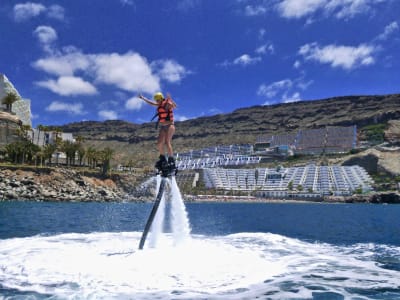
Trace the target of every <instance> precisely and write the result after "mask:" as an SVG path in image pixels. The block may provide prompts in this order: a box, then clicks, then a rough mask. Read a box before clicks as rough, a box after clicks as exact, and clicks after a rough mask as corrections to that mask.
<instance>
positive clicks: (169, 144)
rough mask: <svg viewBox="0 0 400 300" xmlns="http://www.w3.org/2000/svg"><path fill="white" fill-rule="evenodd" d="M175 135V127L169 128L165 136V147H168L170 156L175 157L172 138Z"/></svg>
mask: <svg viewBox="0 0 400 300" xmlns="http://www.w3.org/2000/svg"><path fill="white" fill-rule="evenodd" d="M174 133H175V125H170V126H168V131H167V132H166V135H165V145H166V146H167V151H168V156H169V157H173V156H174V151H173V149H172V136H173V135H174Z"/></svg>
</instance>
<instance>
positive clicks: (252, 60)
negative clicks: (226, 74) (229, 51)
mask: <svg viewBox="0 0 400 300" xmlns="http://www.w3.org/2000/svg"><path fill="white" fill-rule="evenodd" d="M260 61H261V58H260V57H251V56H250V55H248V54H243V55H242V56H239V57H237V58H235V59H234V60H233V64H234V65H242V66H247V65H252V64H256V63H258V62H260Z"/></svg>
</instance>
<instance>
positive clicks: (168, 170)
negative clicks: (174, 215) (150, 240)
mask: <svg viewBox="0 0 400 300" xmlns="http://www.w3.org/2000/svg"><path fill="white" fill-rule="evenodd" d="M176 173H178V169H177V168H176V167H175V164H173V165H170V164H168V163H167V162H165V163H164V164H162V165H161V167H160V168H159V169H158V171H157V174H159V175H161V183H160V188H159V189H158V193H157V197H156V200H155V201H154V204H153V208H152V210H151V212H150V215H149V218H148V219H147V222H146V225H145V227H144V230H143V233H142V237H141V239H140V243H139V250H142V249H143V246H144V243H145V242H146V238H147V235H148V233H149V231H150V228H151V225H152V224H153V220H154V217H155V216H156V213H157V210H158V207H159V206H160V202H161V199H162V196H163V194H164V189H165V185H166V183H167V178H168V177H172V176H175V175H176Z"/></svg>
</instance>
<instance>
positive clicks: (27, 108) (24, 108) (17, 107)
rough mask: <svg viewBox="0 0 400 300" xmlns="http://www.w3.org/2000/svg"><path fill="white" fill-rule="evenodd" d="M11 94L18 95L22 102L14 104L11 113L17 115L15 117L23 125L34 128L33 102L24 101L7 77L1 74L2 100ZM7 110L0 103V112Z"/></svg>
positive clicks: (0, 96) (0, 90)
mask: <svg viewBox="0 0 400 300" xmlns="http://www.w3.org/2000/svg"><path fill="white" fill-rule="evenodd" d="M9 92H14V93H16V94H17V95H18V97H19V98H20V100H18V101H16V102H14V104H13V105H12V111H11V112H12V113H15V115H16V116H17V117H18V118H19V119H20V120H21V121H22V124H24V125H29V126H32V121H31V101H30V100H29V99H23V98H22V97H21V95H20V94H19V93H18V91H17V89H16V88H15V87H14V85H13V84H12V83H11V81H10V80H8V78H7V76H6V75H4V74H1V73H0V100H1V99H3V98H4V97H5V96H6V95H7V93H9ZM5 108H6V106H5V105H4V104H3V103H2V102H1V101H0V111H4V110H5Z"/></svg>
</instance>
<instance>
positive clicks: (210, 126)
mask: <svg viewBox="0 0 400 300" xmlns="http://www.w3.org/2000/svg"><path fill="white" fill-rule="evenodd" d="M399 104H400V94H395V95H383V96H349V97H336V98H330V99H325V100H314V101H302V102H295V103H288V104H278V105H271V106H254V107H249V108H242V109H238V110H235V111H233V112H232V113H228V114H219V115H215V116H210V117H201V118H196V119H191V120H187V121H183V122H176V133H175V136H174V149H175V152H185V151H188V150H190V149H198V148H203V147H208V146H214V145H221V144H243V143H254V142H255V141H256V138H257V137H258V136H260V135H266V134H277V133H285V132H293V131H296V130H298V129H306V128H318V127H322V126H326V125H331V126H333V125H336V126H346V125H357V126H358V128H361V127H363V126H366V125H371V124H382V123H387V122H388V121H389V120H396V119H400V105H399ZM182 105H184V104H182ZM61 129H62V130H63V131H64V132H73V133H74V135H82V136H83V137H84V138H85V140H86V141H85V143H86V144H87V145H90V146H94V147H96V148H104V147H111V148H112V149H114V150H115V152H116V155H115V160H116V161H118V162H120V163H127V162H128V161H129V160H133V161H135V162H136V166H138V167H141V166H145V165H149V164H151V163H152V162H154V160H155V159H156V157H157V151H156V147H155V143H156V137H157V130H156V129H155V128H154V123H144V124H141V125H137V124H132V123H129V122H124V121H107V122H80V123H73V124H68V125H65V126H62V128H61Z"/></svg>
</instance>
